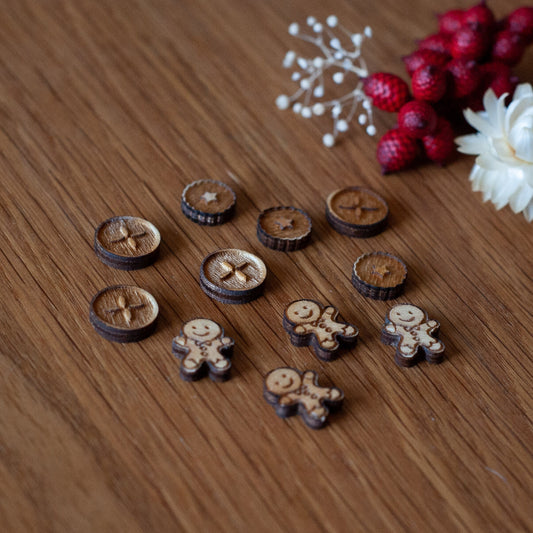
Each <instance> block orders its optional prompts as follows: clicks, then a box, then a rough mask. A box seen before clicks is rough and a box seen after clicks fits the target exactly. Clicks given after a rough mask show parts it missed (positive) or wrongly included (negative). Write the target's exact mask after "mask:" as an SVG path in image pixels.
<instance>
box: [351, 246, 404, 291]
mask: <svg viewBox="0 0 533 533" xmlns="http://www.w3.org/2000/svg"><path fill="white" fill-rule="evenodd" d="M406 280H407V267H406V265H405V263H404V262H403V261H402V260H401V259H400V258H398V257H396V256H394V255H392V254H389V253H386V252H371V253H368V254H363V255H361V256H360V257H358V258H357V259H356V261H355V263H354V265H353V270H352V284H353V286H354V287H355V288H356V289H357V290H358V291H359V292H360V293H361V294H362V295H363V296H366V297H368V298H373V299H374V300H392V299H393V298H398V296H400V294H402V292H403V289H404V286H405V282H406Z"/></svg>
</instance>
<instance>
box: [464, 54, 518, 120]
mask: <svg viewBox="0 0 533 533" xmlns="http://www.w3.org/2000/svg"><path fill="white" fill-rule="evenodd" d="M479 72H480V74H481V83H480V85H479V92H480V93H481V94H480V97H483V94H484V93H485V91H486V90H487V89H488V88H489V87H490V88H491V89H492V90H493V91H494V92H495V93H496V96H498V97H500V96H501V95H502V94H503V93H509V94H512V93H513V92H514V89H515V87H516V77H515V76H513V75H512V72H511V69H510V68H509V67H508V66H507V65H505V64H504V63H500V62H498V61H491V62H489V63H485V64H484V65H480V66H479ZM472 109H474V108H473V107H472ZM474 111H478V109H474Z"/></svg>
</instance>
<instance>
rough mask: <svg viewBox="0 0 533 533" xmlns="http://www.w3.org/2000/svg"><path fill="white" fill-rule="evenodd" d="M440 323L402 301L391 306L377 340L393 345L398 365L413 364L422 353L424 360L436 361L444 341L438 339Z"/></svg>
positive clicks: (442, 355) (438, 359)
mask: <svg viewBox="0 0 533 533" xmlns="http://www.w3.org/2000/svg"><path fill="white" fill-rule="evenodd" d="M439 332H440V324H439V323H438V322H437V321H436V320H430V319H429V317H428V314H427V313H426V312H425V311H424V310H423V309H421V308H420V307H417V306H416V305H413V304H409V303H403V304H398V305H395V306H394V307H392V308H391V309H390V310H389V312H388V313H387V316H386V317H385V323H384V324H383V327H382V328H381V342H383V343H384V344H390V345H392V346H395V347H396V353H395V355H394V360H395V361H396V364H397V365H398V366H413V365H414V364H416V363H417V362H418V361H419V360H420V359H421V358H422V356H423V357H425V359H426V361H427V362H428V363H440V362H442V360H443V358H444V344H443V342H442V341H440V340H439V339H438V336H439Z"/></svg>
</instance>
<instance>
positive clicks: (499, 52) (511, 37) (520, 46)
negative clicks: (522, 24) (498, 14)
mask: <svg viewBox="0 0 533 533" xmlns="http://www.w3.org/2000/svg"><path fill="white" fill-rule="evenodd" d="M525 49H526V47H525V44H524V42H523V41H522V38H521V37H520V35H519V34H518V33H513V32H511V31H509V30H503V31H500V32H499V33H497V34H496V37H495V38H494V44H493V45H492V59H493V60H494V61H500V62H502V63H505V64H506V65H509V66H510V67H512V66H514V65H516V64H517V63H518V62H519V61H520V60H521V59H522V56H523V55H524V51H525Z"/></svg>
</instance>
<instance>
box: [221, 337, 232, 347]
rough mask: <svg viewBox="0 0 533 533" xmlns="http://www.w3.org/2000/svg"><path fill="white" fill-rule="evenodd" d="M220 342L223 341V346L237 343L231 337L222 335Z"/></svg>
mask: <svg viewBox="0 0 533 533" xmlns="http://www.w3.org/2000/svg"><path fill="white" fill-rule="evenodd" d="M220 342H221V343H222V345H223V346H228V345H231V344H235V341H234V340H233V339H232V338H231V337H222V338H221V339H220Z"/></svg>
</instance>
